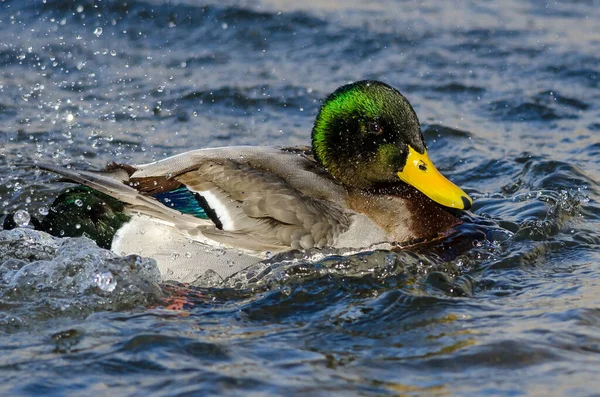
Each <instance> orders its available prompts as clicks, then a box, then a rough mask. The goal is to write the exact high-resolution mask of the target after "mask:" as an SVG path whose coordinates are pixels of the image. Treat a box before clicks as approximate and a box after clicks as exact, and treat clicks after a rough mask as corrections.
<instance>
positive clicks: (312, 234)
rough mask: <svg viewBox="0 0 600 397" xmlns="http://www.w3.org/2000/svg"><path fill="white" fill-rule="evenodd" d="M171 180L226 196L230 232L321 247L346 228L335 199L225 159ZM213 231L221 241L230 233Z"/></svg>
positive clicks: (271, 242)
mask: <svg viewBox="0 0 600 397" xmlns="http://www.w3.org/2000/svg"><path fill="white" fill-rule="evenodd" d="M176 179H177V180H178V181H179V182H181V183H183V184H185V185H186V186H188V188H190V189H192V190H195V191H211V192H212V193H213V194H220V195H221V197H222V196H224V195H225V192H226V194H227V198H228V200H225V201H223V204H224V205H226V206H227V207H228V209H229V210H230V211H231V213H232V214H233V216H235V223H236V232H237V233H244V234H245V235H252V236H253V237H254V238H255V239H257V240H258V241H259V242H262V243H264V244H268V245H275V246H280V247H292V248H305V249H306V248H312V247H315V246H316V247H323V246H326V245H333V243H334V240H335V238H336V237H337V236H338V235H339V234H341V233H343V231H345V230H346V229H347V228H348V224H349V221H348V219H347V216H346V214H345V213H344V211H343V210H342V209H341V208H339V207H337V206H336V205H335V204H331V203H326V202H324V201H321V200H318V199H313V198H311V197H306V196H304V195H303V194H302V193H300V192H299V191H297V190H296V189H294V188H292V187H290V186H289V185H288V184H287V183H285V182H284V181H283V180H281V179H279V178H278V177H275V176H273V175H270V174H267V173H264V172H260V171H258V170H255V169H252V168H249V167H247V166H245V165H242V164H238V163H236V162H234V161H231V160H219V161H205V162H204V163H203V164H202V165H200V166H199V168H198V169H197V170H194V171H189V172H186V173H184V174H182V175H180V176H178V177H176ZM217 192H218V193H217ZM213 233H215V234H216V235H215V239H218V240H219V241H221V242H225V241H224V240H226V239H227V240H228V239H230V238H232V237H233V236H234V235H235V234H236V233H229V235H228V236H229V237H225V236H226V235H227V233H223V232H219V231H214V232H213ZM219 235H220V236H223V237H219Z"/></svg>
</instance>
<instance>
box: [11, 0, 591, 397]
mask: <svg viewBox="0 0 600 397" xmlns="http://www.w3.org/2000/svg"><path fill="white" fill-rule="evenodd" d="M598 20H600V3H599V2H598V1H594V0H588V1H584V0H581V1H572V2H540V1H535V0H529V1H516V0H514V1H502V2H480V1H453V2H430V3H428V2H425V3H423V2H392V1H374V2H366V1H349V2H339V3H338V2H329V1H327V2H323V1H313V0H306V1H302V2H286V1H277V0H264V1H261V0H256V1H244V2H230V1H219V2H211V1H207V2H203V3H202V4H201V5H199V2H197V1H192V0H180V1H170V2H161V1H152V0H132V1H127V2H121V1H98V0H96V1H93V0H84V1H67V0H46V1H42V0H39V1H22V0H13V1H2V2H0V132H1V133H0V164H1V165H2V167H0V205H1V206H2V212H4V213H8V212H14V211H16V210H26V211H28V212H29V213H30V214H33V215H36V216H37V215H38V214H39V213H44V212H45V210H47V207H48V206H49V204H50V203H51V201H52V197H54V196H55V195H56V194H57V193H58V192H59V191H60V190H61V189H63V188H64V187H65V184H64V183H62V182H60V181H57V180H56V178H55V177H54V176H51V175H48V174H45V173H40V172H36V171H34V170H31V169H26V168H23V167H19V166H16V165H18V164H23V163H31V162H33V161H44V162H51V163H55V164H74V165H76V166H78V167H86V168H101V167H103V166H104V165H105V164H106V163H107V162H108V161H113V160H116V161H119V162H130V163H143V162H149V161H152V160H155V159H161V158H163V157H165V156H168V155H172V154H176V153H179V152H182V151H185V150H189V149H192V148H200V147H209V146H227V145H240V144H251V145H263V144H268V145H300V144H302V145H305V144H308V143H309V134H310V130H311V127H312V123H313V120H314V117H315V116H316V113H317V111H318V107H319V103H320V100H321V99H322V98H324V97H325V96H326V95H327V94H329V93H330V92H332V91H333V90H334V89H335V88H337V87H338V86H340V85H342V84H345V83H347V82H351V81H356V80H362V79H377V80H382V81H385V82H387V83H388V84H390V85H393V86H394V87H396V88H398V89H399V90H400V91H401V92H403V94H404V95H405V96H406V97H407V98H408V99H409V100H410V101H411V103H412V104H413V106H414V108H415V110H416V111H417V114H418V115H419V117H420V120H421V123H422V125H423V131H424V136H425V139H426V141H427V143H428V146H429V153H430V155H431V157H432V159H433V160H434V162H435V163H436V165H437V167H438V168H439V169H440V170H441V171H442V172H444V174H445V175H447V176H448V177H449V178H450V179H451V180H453V181H454V182H456V183H457V184H458V185H459V186H461V187H463V188H464V189H465V191H467V192H468V193H469V195H470V196H471V197H473V198H474V200H475V202H474V205H473V208H472V209H471V211H470V214H465V215H464V216H463V220H464V223H463V225H461V226H460V227H459V228H458V229H457V231H456V233H455V234H454V235H453V236H451V237H449V238H448V239H446V240H444V241H441V242H436V243H435V244H432V245H428V246H421V247H416V248H414V249H410V250H406V251H402V252H396V253H392V252H382V251H378V252H371V253H364V254H360V255H356V256H350V257H341V256H336V255H335V254H334V253H327V254H331V255H329V256H323V255H321V256H319V254H318V253H310V255H307V256H302V255H300V257H298V258H295V259H294V260H289V261H286V262H281V263H273V264H270V265H269V266H267V267H266V268H260V269H254V270H252V271H249V272H245V273H243V274H240V275H238V276H237V277H234V279H232V280H230V281H229V282H228V284H227V285H225V286H216V287H209V286H208V285H207V286H206V287H198V288H191V287H185V286H181V285H179V286H178V285H173V284H169V283H163V282H161V281H160V280H159V278H158V275H157V271H156V268H155V266H154V264H153V262H152V260H151V259H143V258H136V257H125V258H122V257H118V256H116V255H114V254H112V253H110V252H108V251H106V250H103V249H100V248H98V247H96V246H95V245H94V243H93V242H91V241H89V240H85V239H59V238H51V237H49V236H46V235H42V234H39V233H37V232H34V231H31V230H28V229H17V230H13V231H0V261H1V263H0V332H1V333H2V338H1V340H0V380H1V382H0V393H1V394H2V395H15V396H17V395H42V394H43V395H61V396H62V395H111V396H122V395H141V394H144V395H148V396H150V395H151V396H162V395H169V396H172V395H208V394H219V395H221V394H225V395H240V394H246V393H248V394H249V393H261V394H265V395H282V394H288V395H291V394H293V395H295V394H309V395H334V394H337V395H386V394H389V395H415V396H416V395H434V396H445V395H453V396H454V395H457V396H473V395H486V396H521V395H544V396H546V395H558V396H562V395H569V396H580V395H581V396H584V395H597V393H598V390H600V381H599V380H598V379H600V366H599V365H598V363H599V361H600V298H599V297H600V203H599V200H600V108H599V106H598V104H599V103H600V89H599V88H600V28H599V27H598V26H599V25H598ZM176 303H182V304H183V307H181V305H179V306H177V305H176Z"/></svg>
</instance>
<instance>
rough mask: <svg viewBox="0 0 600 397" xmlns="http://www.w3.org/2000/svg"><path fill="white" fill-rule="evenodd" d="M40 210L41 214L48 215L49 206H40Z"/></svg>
mask: <svg viewBox="0 0 600 397" xmlns="http://www.w3.org/2000/svg"><path fill="white" fill-rule="evenodd" d="M38 212H39V213H40V215H43V216H46V215H48V212H49V211H48V207H40V209H38Z"/></svg>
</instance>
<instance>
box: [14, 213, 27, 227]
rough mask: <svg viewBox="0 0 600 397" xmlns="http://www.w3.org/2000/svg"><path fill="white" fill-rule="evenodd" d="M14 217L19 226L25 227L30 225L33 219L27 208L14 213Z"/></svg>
mask: <svg viewBox="0 0 600 397" xmlns="http://www.w3.org/2000/svg"><path fill="white" fill-rule="evenodd" d="M13 219H14V221H15V223H16V224H17V226H19V227H24V226H27V225H29V221H30V220H31V215H29V212H27V211H25V210H18V211H17V212H15V214H14V215H13Z"/></svg>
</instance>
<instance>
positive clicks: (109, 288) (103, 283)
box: [94, 272, 117, 292]
mask: <svg viewBox="0 0 600 397" xmlns="http://www.w3.org/2000/svg"><path fill="white" fill-rule="evenodd" d="M94 283H95V284H96V286H97V287H98V288H100V289H101V290H102V291H105V292H113V291H114V290H115V288H117V280H115V279H114V277H113V274H112V273H111V272H104V273H96V275H95V276H94Z"/></svg>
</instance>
